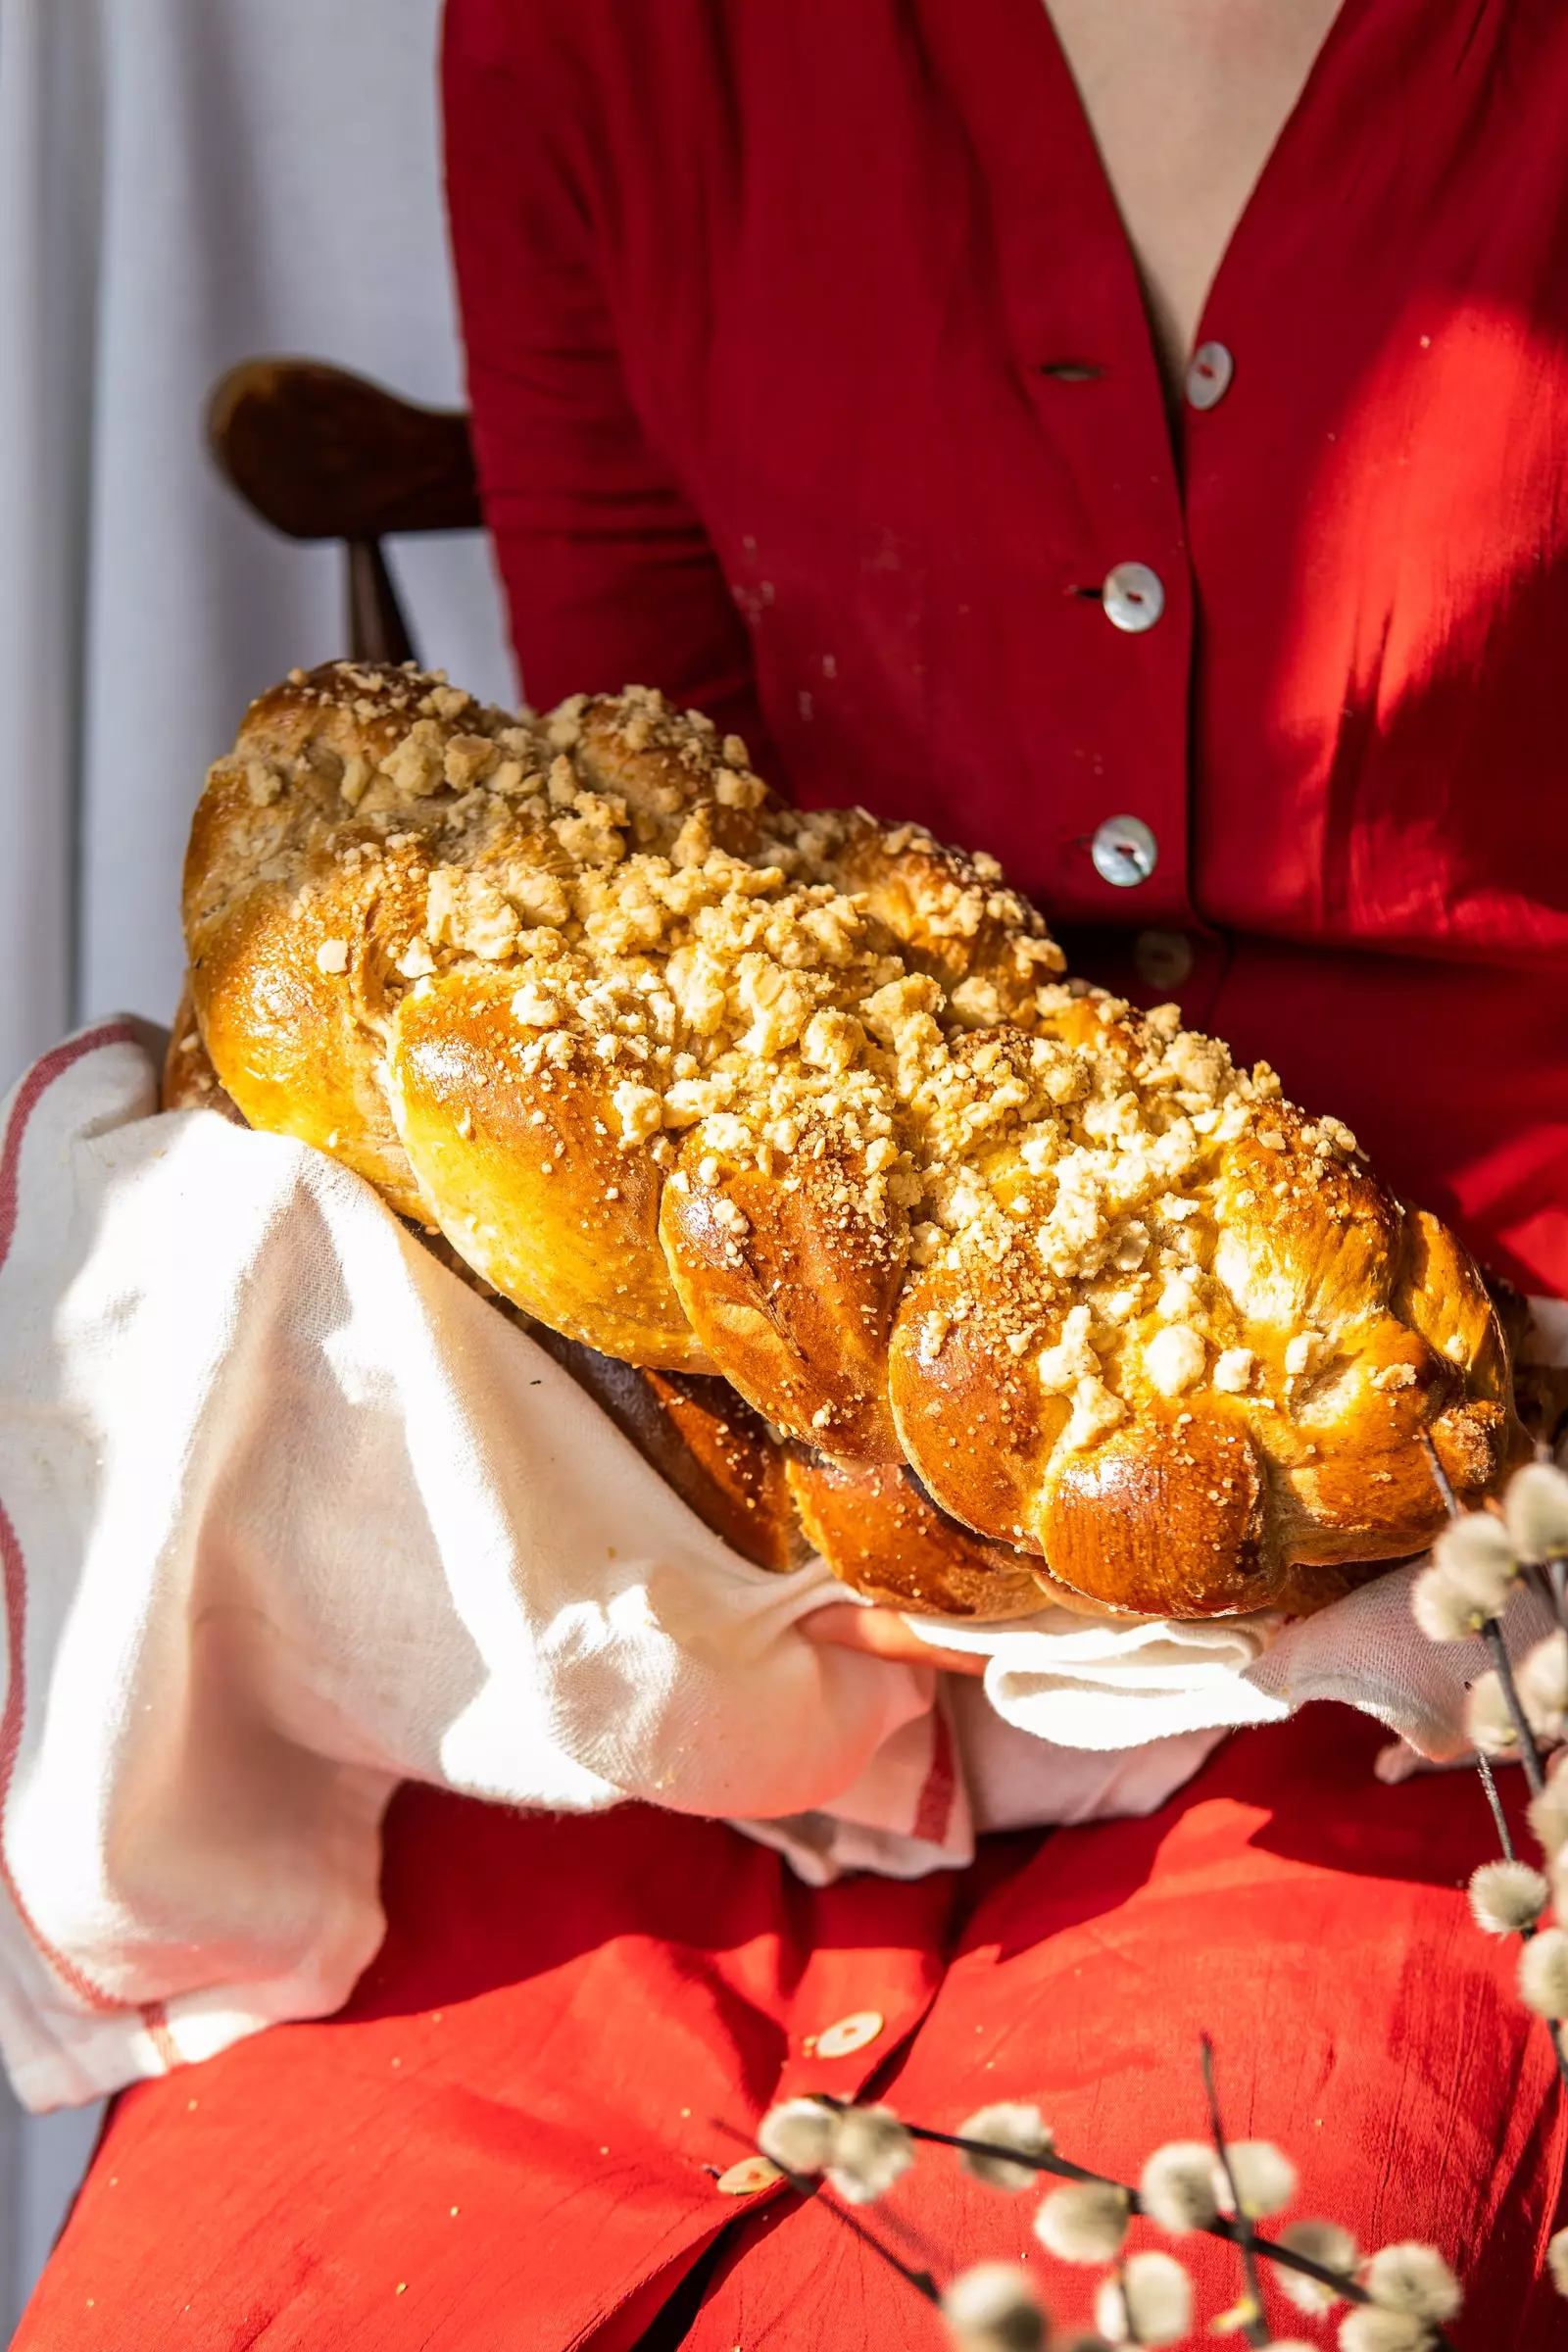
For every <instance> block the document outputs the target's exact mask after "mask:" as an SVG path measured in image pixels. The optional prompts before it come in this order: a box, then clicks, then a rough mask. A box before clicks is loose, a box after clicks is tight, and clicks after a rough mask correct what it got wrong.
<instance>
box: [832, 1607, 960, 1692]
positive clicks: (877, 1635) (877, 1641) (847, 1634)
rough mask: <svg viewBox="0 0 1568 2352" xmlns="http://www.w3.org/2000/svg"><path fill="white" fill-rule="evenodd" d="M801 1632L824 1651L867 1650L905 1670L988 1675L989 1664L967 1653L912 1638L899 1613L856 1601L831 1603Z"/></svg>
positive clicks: (914, 1635) (895, 1610)
mask: <svg viewBox="0 0 1568 2352" xmlns="http://www.w3.org/2000/svg"><path fill="white" fill-rule="evenodd" d="M800 1630H801V1632H802V1633H803V1634H804V1635H805V1636H806V1639H807V1640H808V1642H817V1643H818V1644H819V1645H820V1646H821V1647H822V1648H823V1649H863V1650H868V1651H869V1652H870V1654H871V1656H872V1657H874V1658H892V1659H893V1660H894V1661H895V1662H896V1663H897V1664H899V1665H901V1666H940V1667H942V1668H943V1670H944V1671H945V1672H946V1673H948V1674H984V1672H985V1670H986V1661H985V1659H984V1658H982V1657H976V1656H974V1655H973V1653H972V1652H971V1651H969V1650H966V1649H936V1648H933V1647H932V1645H931V1643H930V1642H922V1641H921V1640H920V1638H919V1636H918V1635H917V1634H911V1633H910V1631H909V1629H908V1627H907V1625H906V1624H905V1622H904V1619H903V1618H902V1617H901V1616H900V1615H899V1612H898V1610H897V1609H865V1608H861V1607H859V1606H858V1604H857V1603H856V1602H855V1601H853V1600H830V1601H829V1602H828V1603H827V1606H826V1607H825V1608H820V1609H813V1610H812V1611H811V1614H810V1616H809V1617H803V1618H802V1619H801V1621H800Z"/></svg>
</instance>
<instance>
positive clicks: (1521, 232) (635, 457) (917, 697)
mask: <svg viewBox="0 0 1568 2352" xmlns="http://www.w3.org/2000/svg"><path fill="white" fill-rule="evenodd" d="M445 72H446V102H447V124H448V157H447V169H448V178H449V188H450V199H451V209H452V221H453V232H454V242H455V248H456V256H457V267H458V275H459V282H460V289H461V295H462V303H463V312H464V319H465V327H466V336H467V342H468V352H469V369H470V390H471V398H472V404H473V412H474V424H475V437H476V442H477V447H478V454H479V462H480V470H481V475H482V480H483V485H484V491H485V497H486V503H487V508H488V513H489V516H490V520H491V524H492V527H493V529H494V533H495V539H496V545H497V549H498V554H499V560H500V564H501V569H502V573H503V576H504V579H505V582H506V587H507V592H508V595H509V597H510V600H511V607H512V614H513V623H514V631H515V642H516V646H517V650H518V654H519V657H520V661H521V665H522V670H523V674H524V678H525V680H526V684H527V687H528V690H529V692H530V693H531V694H532V696H533V697H534V699H535V700H536V701H541V702H548V701H551V700H554V699H555V698H557V697H558V696H560V695H563V694H565V693H568V692H570V691H573V690H575V689H578V688H598V687H614V686H618V685H620V684H621V683H623V682H624V681H625V680H626V679H628V678H637V679H641V680H644V681H647V682H650V683H654V684H658V685H662V686H663V687H664V688H665V689H666V690H667V691H669V692H670V693H671V694H674V695H676V696H680V697H685V698H688V699H690V700H693V701H696V702H698V703H700V704H703V705H706V706H707V707H708V708H710V709H711V710H712V711H714V713H715V715H718V716H720V717H721V718H723V719H724V720H725V721H727V722H728V723H729V724H731V725H735V726H738V727H739V729H740V731H741V732H742V733H744V734H746V735H748V736H749V737H750V738H751V739H752V746H753V752H754V757H755V758H756V759H757V760H758V761H759V764H761V765H764V766H766V767H768V768H770V769H771V771H772V773H773V774H774V776H775V777H776V778H778V779H779V780H780V781H782V782H784V783H786V784H787V785H788V786H789V788H790V789H791V790H793V791H794V792H795V793H796V794H797V795H798V796H799V797H800V798H801V799H802V800H803V801H807V802H817V803H825V802H838V801H861V802H864V803H866V804H868V805H870V806H871V807H873V808H875V809H878V810H880V811H882V812H884V813H886V814H888V815H890V816H913V817H918V818H921V819H923V820H924V821H926V822H927V823H929V824H930V825H931V826H932V827H933V828H934V829H935V830H936V831H937V832H938V833H940V834H944V835H946V836H948V837H949V838H956V839H961V840H963V841H964V842H966V843H969V844H971V845H972V846H975V847H984V848H987V849H990V850H993V851H995V852H996V853H997V854H998V855H999V856H1000V857H1002V858H1004V860H1005V863H1006V865H1007V867H1008V870H1009V873H1010V875H1011V876H1012V877H1013V878H1014V879H1015V880H1017V881H1018V882H1019V883H1020V884H1022V885H1023V886H1024V887H1026V888H1027V889H1029V890H1031V891H1032V892H1033V893H1034V894H1035V896H1036V897H1037V898H1038V899H1039V901H1040V902H1041V904H1042V906H1043V907H1045V909H1046V911H1047V912H1048V914H1049V915H1050V916H1051V917H1052V919H1053V922H1054V924H1055V925H1056V927H1057V928H1058V929H1060V930H1061V931H1062V932H1063V933H1064V935H1065V937H1066V938H1067V941H1068V944H1069V946H1070V948H1071V949H1072V951H1073V954H1074V957H1075V961H1076V963H1077V965H1078V967H1079V968H1081V969H1085V970H1089V971H1092V972H1094V973H1096V974H1097V976H1101V977H1105V978H1108V979H1111V980H1113V981H1119V982H1121V983H1122V984H1124V985H1126V986H1127V987H1128V988H1129V989H1130V990H1131V991H1132V993H1135V994H1138V995H1140V996H1142V997H1144V998H1145V999H1146V1000H1147V999H1149V998H1151V997H1153V996H1157V995H1172V994H1174V995H1177V996H1179V997H1180V999H1181V1002H1182V1004H1183V1007H1184V1010H1185V1012H1186V1014H1187V1017H1188V1018H1189V1019H1190V1020H1192V1021H1195V1022H1197V1023H1198V1024H1199V1025H1201V1026H1206V1027H1209V1028H1212V1029H1213V1030H1215V1031H1217V1032H1218V1033H1219V1034H1221V1035H1223V1036H1226V1037H1227V1038H1229V1039H1230V1040H1231V1042H1232V1043H1233V1045H1235V1047H1236V1048H1237V1049H1238V1051H1239V1052H1240V1053H1242V1054H1248V1055H1252V1054H1266V1055H1267V1057H1268V1058H1269V1059H1270V1060H1272V1061H1273V1062H1274V1063H1275V1064H1276V1065H1277V1066H1278V1067H1279V1069H1280V1070H1281V1073H1282V1075H1283V1077H1284V1079H1285V1082H1286V1085H1287V1087H1288V1089H1289V1091H1290V1092H1291V1093H1292V1094H1294V1095H1295V1096H1297V1097H1298V1098H1299V1100H1301V1101H1303V1102H1304V1103H1307V1104H1308V1105H1309V1106H1312V1107H1316V1108H1325V1109H1334V1110H1336V1111H1338V1112H1339V1113H1340V1114H1341V1115H1342V1116H1345V1117H1347V1118H1348V1119H1349V1120H1350V1122H1351V1123H1352V1124H1353V1125H1354V1126H1355V1127H1356V1128H1357V1129H1358V1131H1360V1133H1361V1135H1362V1140H1363V1141H1364V1142H1365V1143H1366V1144H1367V1145H1368V1146H1369V1148H1370V1149H1371V1150H1372V1151H1373V1152H1374V1155H1375V1157H1376V1158H1377V1160H1378V1163H1379V1165H1380V1166H1382V1167H1383V1168H1384V1169H1385V1170H1386V1171H1387V1172H1388V1173H1389V1174H1390V1176H1391V1177H1392V1178H1393V1179H1394V1180H1395V1181H1396V1182H1397V1183H1399V1184H1400V1185H1402V1186H1404V1187H1406V1188H1407V1189H1409V1190H1411V1191H1413V1192H1415V1193H1417V1194H1419V1195H1420V1196H1421V1197H1422V1198H1424V1199H1425V1200H1426V1201H1429V1202H1430V1203H1431V1204H1432V1205H1433V1206H1435V1207H1437V1208H1439V1209H1441V1210H1443V1211H1445V1212H1446V1213H1447V1214H1448V1215H1450V1216H1451V1217H1453V1218H1454V1219H1455V1221H1456V1222H1457V1223H1458V1224H1459V1226H1460V1227H1461V1229H1463V1230H1465V1231H1466V1232H1467V1233H1468V1234H1469V1236H1470V1238H1471V1239H1472V1241H1473V1242H1474V1243H1475V1244H1476V1245H1477V1246H1478V1247H1479V1248H1480V1249H1481V1250H1482V1251H1483V1252H1484V1253H1485V1255H1486V1256H1487V1257H1488V1258H1489V1259H1490V1260H1491V1261H1492V1262H1493V1263H1494V1264H1495V1265H1497V1266H1498V1267H1499V1268H1501V1269H1502V1270H1503V1271H1505V1272H1508V1273H1510V1274H1512V1275H1513V1276H1514V1277H1515V1279H1518V1280H1523V1281H1525V1282H1527V1283H1529V1284H1531V1285H1532V1286H1533V1287H1535V1288H1538V1289H1539V1288H1542V1287H1548V1288H1554V1289H1556V1290H1558V1291H1560V1292H1564V1293H1568V1050H1565V1049H1568V1010H1565V996H1564V990H1565V981H1568V710H1564V709H1561V708H1559V699H1560V692H1561V690H1560V684H1559V682H1560V680H1561V679H1562V677H1563V673H1564V670H1565V668H1568V464H1565V461H1568V135H1565V125H1568V12H1565V11H1564V9H1563V7H1562V5H1561V0H1345V6H1344V8H1343V11H1342V14H1341V16H1340V18H1339V21H1338V23H1337V25H1335V28H1334V30H1333V31H1332V32H1331V34H1330V35H1329V38H1328V41H1327V43H1326V45H1325V47H1324V49H1323V52H1322V54H1321V56H1320V57H1319V59H1318V62H1317V65H1316V67H1315V68H1314V70H1313V73H1312V74H1311V76H1310V78H1309V80H1308V83H1307V86H1306V88H1305V91H1304V92H1303V94H1302V97H1301V99H1300V101H1299V105H1298V107H1297V108H1296V111H1295V113H1294V114H1293V116H1292V118H1291V120H1290V122H1289V123H1288V124H1287V126H1286V128H1285V130H1284V133H1283V134H1282V136H1281V138H1280V140H1279V142H1278V144H1277V146H1276V148H1275V150H1274V153H1273V155H1272V156H1271V158H1270V160H1269V162H1268V165H1267V167H1266V169H1265V172H1264V173H1263V177H1262V179H1261V181H1260V183H1259V185H1258V188H1257V190H1256V192H1255V194H1254V196H1253V198H1252V200H1251V202H1250V205H1249V207H1248V210H1247V212H1246V215H1245V217H1244V218H1243V220H1242V222H1241V224H1240V227H1239V228H1238V230H1237V232H1236V235H1235V236H1234V238H1233V240H1232V242H1231V245H1230V248H1229V250H1228V251H1227V253H1226V255H1225V258H1224V260H1223V263H1222V264H1221V267H1220V270H1219V273H1218V276H1217V278H1216V280H1215V283H1214V285H1213V287H1212V289H1211V291H1210V294H1209V298H1208V302H1207V305H1206V308H1205V312H1204V316H1203V319H1202V322H1201V328H1200V343H1201V345H1204V346H1213V345H1218V346H1219V347H1220V349H1219V351H1218V352H1217V353H1214V354H1211V355H1210V357H1211V359H1212V363H1213V364H1212V365H1211V366H1209V367H1208V368H1206V369H1204V370H1201V371H1200V372H1199V373H1198V374H1196V375H1194V376H1190V378H1189V397H1188V398H1187V400H1186V401H1185V402H1184V403H1183V404H1182V406H1181V408H1180V412H1179V413H1178V414H1177V415H1175V416H1174V417H1171V416H1169V415H1168V414H1167V406H1166V402H1165V400H1164V397H1163V395H1162V391H1161V385H1160V379H1159V375H1158V371H1157V368H1156V364H1155V359H1154V354H1153V349H1152V342H1151V338H1150V333H1149V328H1148V325H1147V322H1146V318H1145V313H1144V308H1143V303H1142V299H1141V295H1140V289H1139V284H1138V279H1137V275H1136V271H1135V268H1134V264H1133V261H1132V257H1131V254H1130V251H1129V248H1128V245H1127V241H1126V238H1125V235H1124V233H1123V230H1122V227H1121V223H1120V221H1119V219H1118V216H1117V213H1116V209H1115V204H1114V200H1113V198H1112V196H1111V193H1110V190H1109V187H1108V184H1107V182H1106V180H1105V177H1104V173H1103V169H1102V167H1101V164H1100V161H1099V158H1098V155H1097V152H1096V149H1095V145H1094V140H1093V137H1092V134H1091V132H1090V129H1089V127H1088V124H1087V122H1086V119H1085V117H1084V114H1083V111H1082V108H1081V106H1080V103H1079V100H1078V97H1077V93H1076V90H1075V88H1074V85H1073V82H1072V79H1071V76H1070V73H1069V72H1068V69H1067V66H1066V63H1065V60H1064V58H1063V56H1062V54H1061V52H1060V49H1059V48H1058V46H1057V44H1056V41H1055V38H1054V33H1053V30H1052V26H1051V23H1050V20H1049V18H1048V17H1047V15H1046V13H1045V10H1044V8H1043V7H1042V5H1041V0H856V5H855V6H854V7H850V8H846V7H845V6H843V5H842V0H685V4H684V5H680V6H676V5H673V4H672V0H666V4H665V5H662V6H657V7H654V6H638V5H635V4H634V0H450V5H449V10H448V19H447V34H446V60H445ZM1227 375H1228V381H1227V380H1226V379H1227ZM1216 395H1217V396H1216ZM1195 396H1196V397H1195ZM1129 564H1132V565H1138V566H1143V567H1147V572H1148V573H1152V575H1153V577H1152V580H1151V579H1149V578H1147V577H1145V576H1144V574H1143V573H1140V572H1135V573H1134V574H1132V575H1131V587H1132V590H1133V595H1134V599H1135V601H1132V602H1128V601H1126V600H1125V598H1123V599H1121V600H1118V597H1117V594H1116V583H1117V582H1119V581H1121V580H1122V579H1123V577H1124V575H1123V573H1122V572H1121V570H1120V568H1119V567H1123V566H1126V565H1129ZM1107 579H1110V580H1111V583H1112V584H1111V586H1110V587H1109V588H1108V589H1106V588H1105V587H1104V584H1105V583H1106V582H1107ZM1118 616H1119V619H1120V621H1123V622H1125V621H1129V620H1130V621H1132V622H1134V623H1135V624H1137V625H1135V626H1132V627H1126V626H1122V625H1118ZM1129 817H1136V818H1137V819H1139V820H1140V821H1141V823H1142V825H1143V826H1145V827H1147V828H1148V835H1147V837H1139V838H1141V839H1143V840H1144V853H1143V856H1142V858H1141V859H1129V858H1126V857H1125V855H1122V856H1121V857H1120V858H1119V859H1118V854H1117V843H1118V841H1119V840H1120V839H1121V837H1122V830H1123V829H1122V828H1120V827H1119V826H1118V822H1117V820H1122V819H1126V818H1129ZM1097 837H1098V840H1099V843H1100V847H1101V856H1102V862H1103V864H1105V865H1107V866H1108V867H1109V868H1110V869H1111V871H1112V872H1115V871H1116V870H1118V864H1119V868H1120V870H1121V872H1122V873H1123V874H1124V875H1128V874H1130V875H1131V876H1132V877H1133V878H1132V879H1131V880H1130V881H1123V882H1120V883H1118V882H1115V881H1112V880H1109V879H1106V878H1104V876H1103V873H1102V871H1100V870H1098V868H1097V862H1096V858H1095V856H1094V850H1095V845H1096V842H1097ZM1107 853H1108V854H1107ZM1151 854H1152V859H1153V862H1152V871H1149V872H1148V873H1147V875H1146V876H1145V877H1144V878H1142V879H1139V878H1138V868H1139V865H1140V864H1142V865H1144V866H1147V865H1148V863H1149V858H1150V855H1151ZM1189 964H1190V967H1191V968H1190V969H1187V968H1186V967H1187V966H1188V965H1189ZM1140 973H1141V974H1142V975H1143V981H1142V983H1141V982H1140V981H1139V979H1138V977H1137V975H1138V974H1140Z"/></svg>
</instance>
